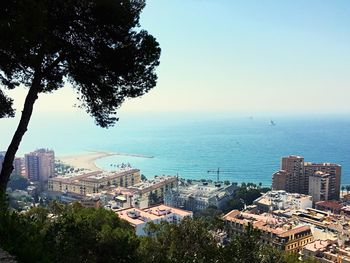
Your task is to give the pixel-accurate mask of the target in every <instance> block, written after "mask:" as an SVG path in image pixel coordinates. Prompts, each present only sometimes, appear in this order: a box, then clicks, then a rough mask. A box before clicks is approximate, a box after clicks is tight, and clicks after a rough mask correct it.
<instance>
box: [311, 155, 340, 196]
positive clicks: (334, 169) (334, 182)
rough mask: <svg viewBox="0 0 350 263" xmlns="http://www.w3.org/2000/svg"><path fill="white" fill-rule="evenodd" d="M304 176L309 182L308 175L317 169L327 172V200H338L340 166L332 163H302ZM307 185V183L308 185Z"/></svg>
mask: <svg viewBox="0 0 350 263" xmlns="http://www.w3.org/2000/svg"><path fill="white" fill-rule="evenodd" d="M304 168H305V177H306V179H307V182H308V183H309V180H308V178H309V176H311V175H313V174H314V173H315V172H317V171H321V172H324V173H327V174H329V190H328V192H329V200H339V197H340V183H341V166H340V165H339V164H334V163H310V162H306V163H305V164H304ZM308 187H309V185H308Z"/></svg>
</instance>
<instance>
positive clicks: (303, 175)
mask: <svg viewBox="0 0 350 263" xmlns="http://www.w3.org/2000/svg"><path fill="white" fill-rule="evenodd" d="M281 163H282V165H281V170H280V171H278V172H276V173H274V174H273V175H272V189H274V190H285V191H287V192H290V193H300V194H309V195H312V196H313V197H314V201H319V200H339V197H340V182H341V166H340V165H338V164H332V163H310V162H304V158H303V157H301V156H295V155H291V156H288V157H283V158H282V162H281ZM320 172H322V173H324V174H327V175H324V176H320ZM321 181H322V182H321ZM310 182H311V183H310ZM314 183H316V184H318V183H320V184H319V185H317V186H315V185H314ZM325 184H327V186H324V185H325ZM321 185H322V186H321ZM324 187H327V189H325V188H324Z"/></svg>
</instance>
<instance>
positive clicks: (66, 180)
mask: <svg viewBox="0 0 350 263" xmlns="http://www.w3.org/2000/svg"><path fill="white" fill-rule="evenodd" d="M140 181H141V176H140V170H138V169H133V168H123V169H120V170H119V171H116V172H102V171H95V172H89V173H86V172H81V173H75V174H66V175H62V176H57V177H53V178H50V179H49V181H48V190H49V191H55V192H62V193H75V194H79V195H88V194H95V193H100V192H102V191H104V190H105V189H107V188H109V187H111V186H113V187H119V186H121V187H125V188H126V187H129V186H133V185H135V184H138V183H139V182H140Z"/></svg>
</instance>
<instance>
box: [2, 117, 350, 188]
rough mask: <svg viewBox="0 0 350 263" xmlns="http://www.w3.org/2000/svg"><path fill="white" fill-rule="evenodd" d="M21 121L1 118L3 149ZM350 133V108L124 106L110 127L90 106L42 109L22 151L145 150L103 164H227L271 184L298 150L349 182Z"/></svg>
mask: <svg viewBox="0 0 350 263" xmlns="http://www.w3.org/2000/svg"><path fill="white" fill-rule="evenodd" d="M82 115H83V117H82ZM271 120H273V121H274V122H275V123H276V125H274V126H273V125H271V124H270V121H271ZM14 124H15V122H14V120H0V150H2V149H3V150H5V148H6V147H7V144H8V141H9V140H10V136H11V135H12V132H13V129H14ZM349 135H350V116H345V115H344V116H340V115H338V116H336V115H334V116H330V115H329V116H307V117H305V116H303V117H301V116H288V117H287V116H274V117H271V116H270V115H269V116H267V115H266V116H263V115H261V116H253V117H252V118H249V115H244V114H242V115H238V114H236V115H231V114H219V113H218V114H204V113H203V114H171V115H160V114H152V113H149V114H146V113H144V114H142V115H136V114H122V115H121V119H120V121H119V123H118V124H117V125H116V126H115V127H114V128H110V129H107V130H106V129H102V128H99V127H96V126H95V125H94V123H93V120H92V119H91V118H89V117H87V116H85V115H84V114H79V115H78V114H77V115H72V114H71V115H64V114H63V115H62V114H60V115H55V114H53V115H46V116H45V115H40V114H39V115H38V114H37V115H35V116H34V118H33V120H32V122H31V124H30V128H29V130H28V133H27V134H26V135H25V137H24V139H23V141H22V144H21V147H20V149H19V154H20V155H23V154H24V153H25V152H29V151H32V150H34V149H36V148H39V147H48V148H52V149H54V150H55V152H56V155H69V154H73V153H82V152H84V151H86V150H103V151H115V152H122V153H131V154H142V155H147V156H153V158H140V157H126V156H123V157H120V156H119V157H116V156H114V157H108V158H104V159H100V160H98V161H97V165H98V166H101V167H103V168H105V169H113V168H114V165H115V164H120V163H130V164H131V165H132V166H133V167H136V168H139V169H141V173H143V174H144V175H146V176H149V177H152V176H154V175H160V174H174V175H175V174H177V173H178V174H179V176H181V177H185V178H190V179H201V178H207V179H215V177H216V175H215V174H214V173H210V174H208V173H207V171H208V170H216V169H217V168H218V167H220V169H221V170H222V171H223V173H222V174H221V178H220V179H222V180H231V181H236V182H242V181H245V182H255V183H259V182H261V183H262V184H263V185H270V184H271V174H272V173H273V172H274V171H276V170H278V169H279V166H280V158H281V156H285V155H290V154H297V155H302V156H304V157H305V159H306V160H307V161H312V162H335V163H339V164H341V165H342V166H343V177H342V183H343V184H350V176H349V173H350V136H349ZM111 165H112V166H111Z"/></svg>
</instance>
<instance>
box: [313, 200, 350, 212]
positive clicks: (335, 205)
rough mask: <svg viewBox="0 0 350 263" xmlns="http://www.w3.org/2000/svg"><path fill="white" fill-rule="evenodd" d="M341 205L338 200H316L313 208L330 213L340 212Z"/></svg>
mask: <svg viewBox="0 0 350 263" xmlns="http://www.w3.org/2000/svg"><path fill="white" fill-rule="evenodd" d="M342 207H343V205H342V204H341V203H340V202H338V201H319V202H316V204H315V208H316V209H318V210H321V211H325V212H330V213H332V214H340V212H341V211H342Z"/></svg>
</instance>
